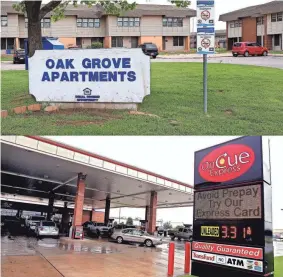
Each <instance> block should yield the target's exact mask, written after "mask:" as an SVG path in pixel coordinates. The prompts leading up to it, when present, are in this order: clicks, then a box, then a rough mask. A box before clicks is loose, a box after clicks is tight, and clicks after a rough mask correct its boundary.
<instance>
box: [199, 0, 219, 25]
mask: <svg viewBox="0 0 283 277" xmlns="http://www.w3.org/2000/svg"><path fill="white" fill-rule="evenodd" d="M214 24H215V7H214V1H197V26H208V27H214Z"/></svg>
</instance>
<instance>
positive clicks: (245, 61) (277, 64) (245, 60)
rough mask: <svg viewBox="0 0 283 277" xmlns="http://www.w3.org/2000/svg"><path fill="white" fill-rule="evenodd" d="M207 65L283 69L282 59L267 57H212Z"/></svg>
mask: <svg viewBox="0 0 283 277" xmlns="http://www.w3.org/2000/svg"><path fill="white" fill-rule="evenodd" d="M152 61H153V62H202V57H200V58H193V59H192V58H170V59H166V58H162V57H160V58H158V59H157V60H152ZM208 62H209V63H224V64H240V65H255V66H264V67H273V68H280V69H283V57H275V56H267V57H237V58H235V57H213V58H208Z"/></svg>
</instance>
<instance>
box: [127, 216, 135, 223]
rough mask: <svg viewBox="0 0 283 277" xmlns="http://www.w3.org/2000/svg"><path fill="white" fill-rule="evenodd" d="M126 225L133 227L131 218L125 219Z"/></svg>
mask: <svg viewBox="0 0 283 277" xmlns="http://www.w3.org/2000/svg"><path fill="white" fill-rule="evenodd" d="M126 225H134V221H133V219H132V218H131V217H128V218H127V221H126Z"/></svg>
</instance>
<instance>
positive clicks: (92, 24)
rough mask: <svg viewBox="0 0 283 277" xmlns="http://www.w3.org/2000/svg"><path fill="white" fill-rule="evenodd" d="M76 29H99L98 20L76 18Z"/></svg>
mask: <svg viewBox="0 0 283 277" xmlns="http://www.w3.org/2000/svg"><path fill="white" fill-rule="evenodd" d="M77 27H79V28H99V27H100V19H99V18H77Z"/></svg>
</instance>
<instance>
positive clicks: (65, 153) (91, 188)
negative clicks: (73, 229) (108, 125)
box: [1, 136, 193, 209]
mask: <svg viewBox="0 0 283 277" xmlns="http://www.w3.org/2000/svg"><path fill="white" fill-rule="evenodd" d="M82 143H83V142H82ZM1 148H2V149H1V150H2V155H1V177H2V181H1V182H2V183H1V189H2V194H1V198H2V199H6V200H12V201H19V202H20V201H22V200H23V199H25V200H24V201H26V199H29V200H30V201H31V202H34V203H37V204H40V203H42V204H44V203H47V202H48V200H47V199H48V195H49V193H50V192H53V193H55V202H56V201H57V202H58V203H59V202H61V203H63V202H68V205H69V207H71V206H73V204H74V201H75V197H76V192H77V176H78V173H83V174H86V175H87V177H86V182H85V184H86V190H85V198H84V209H104V208H105V202H106V201H105V200H106V198H109V199H110V200H111V208H120V207H136V208H139V207H141V208H144V207H146V206H148V205H149V201H150V193H151V192H152V191H156V192H157V208H172V207H188V206H192V205H193V187H192V186H190V185H188V184H186V183H182V182H179V181H176V180H173V179H170V178H166V177H164V176H161V175H158V174H155V173H153V172H149V171H146V170H143V169H140V168H137V167H134V166H131V165H128V164H124V163H121V162H118V161H115V160H112V159H109V158H106V157H102V156H99V155H96V154H93V153H90V152H87V151H84V150H81V149H78V148H74V147H70V146H68V145H66V144H62V143H58V142H55V141H53V140H50V139H46V138H44V137H31V136H2V137H1ZM21 199H22V200H21Z"/></svg>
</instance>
